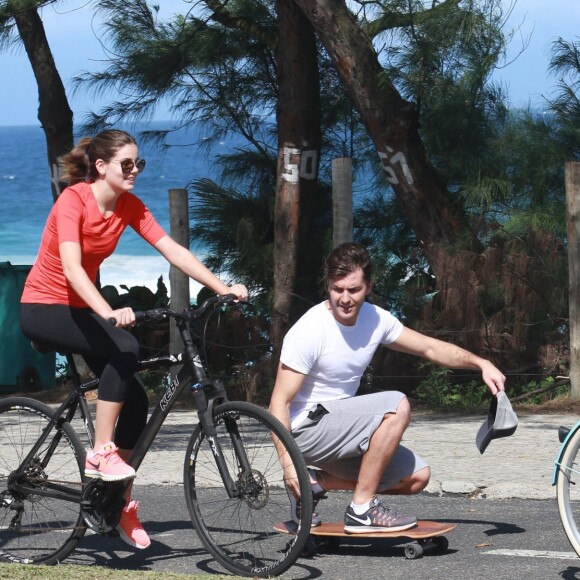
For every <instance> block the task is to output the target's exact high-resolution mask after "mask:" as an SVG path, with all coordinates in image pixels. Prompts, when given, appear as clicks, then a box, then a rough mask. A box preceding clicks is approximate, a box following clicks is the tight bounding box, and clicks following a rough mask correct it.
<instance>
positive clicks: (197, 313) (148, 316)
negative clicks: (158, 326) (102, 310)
mask: <svg viewBox="0 0 580 580" xmlns="http://www.w3.org/2000/svg"><path fill="white" fill-rule="evenodd" d="M236 300H237V297H236V295H235V294H223V295H222V296H212V297H210V298H207V299H206V300H204V301H203V302H202V303H201V305H200V306H198V307H197V308H187V309H185V310H184V311H183V312H175V311H174V310H171V309H170V308H153V309H151V310H140V311H136V312H135V318H136V320H137V323H141V322H153V321H156V320H163V319H164V318H184V319H187V320H197V319H198V318H200V317H201V316H203V314H204V313H205V312H206V310H208V309H209V308H210V307H211V306H215V305H217V304H219V305H221V304H233V303H234V302H235V301H236Z"/></svg>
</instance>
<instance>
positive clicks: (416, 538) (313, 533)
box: [274, 520, 457, 559]
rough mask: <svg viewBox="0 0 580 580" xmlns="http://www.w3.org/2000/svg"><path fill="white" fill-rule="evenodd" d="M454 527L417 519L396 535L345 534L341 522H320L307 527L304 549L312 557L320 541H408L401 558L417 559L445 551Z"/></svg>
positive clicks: (284, 526) (291, 526)
mask: <svg viewBox="0 0 580 580" xmlns="http://www.w3.org/2000/svg"><path fill="white" fill-rule="evenodd" d="M456 527H457V524H447V523H442V522H433V521H429V520H419V521H418V522H417V525H416V526H414V527H412V528H409V529H407V530H401V531H397V532H364V533H354V534H353V533H349V532H345V531H344V523H343V522H328V523H322V524H320V525H319V526H315V527H312V528H310V542H309V543H308V545H307V546H306V550H305V551H306V553H307V554H308V555H314V554H315V553H316V551H317V548H318V546H320V545H322V544H323V543H324V541H325V540H324V539H325V538H326V539H327V540H332V539H334V540H335V541H336V543H338V538H376V539H383V540H388V539H399V540H400V539H401V538H404V539H405V540H411V542H410V543H408V544H407V545H406V546H405V556H406V557H407V558H409V559H415V558H420V557H421V556H422V555H423V552H424V551H425V550H427V549H437V550H439V551H441V552H444V551H446V550H447V548H448V546H449V542H448V541H447V538H445V537H444V536H445V534H448V533H449V532H451V531H452V530H454V529H455V528H456ZM274 529H275V530H276V531H277V532H280V533H283V534H294V533H296V530H297V529H298V526H297V524H296V523H295V522H294V521H292V520H290V521H287V522H280V523H278V524H276V525H275V526H274Z"/></svg>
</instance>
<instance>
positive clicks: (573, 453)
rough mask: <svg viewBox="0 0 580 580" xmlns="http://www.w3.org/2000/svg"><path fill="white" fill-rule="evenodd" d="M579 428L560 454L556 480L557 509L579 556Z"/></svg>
mask: <svg viewBox="0 0 580 580" xmlns="http://www.w3.org/2000/svg"><path fill="white" fill-rule="evenodd" d="M579 449H580V430H578V431H576V433H574V435H572V437H571V439H570V440H569V441H568V445H566V449H565V450H564V453H563V455H562V462H561V464H560V466H559V473H558V477H557V480H556V495H557V498H558V511H559V512H560V519H561V520H562V525H563V526H564V531H565V532H566V535H567V536H568V540H569V541H570V544H572V547H573V548H574V550H575V551H576V553H577V554H578V555H579V556H580V531H579V526H580V458H579V457H578V450H579Z"/></svg>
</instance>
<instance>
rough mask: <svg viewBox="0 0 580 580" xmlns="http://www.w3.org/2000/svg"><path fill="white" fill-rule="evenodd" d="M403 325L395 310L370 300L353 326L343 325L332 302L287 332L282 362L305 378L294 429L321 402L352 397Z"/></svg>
mask: <svg viewBox="0 0 580 580" xmlns="http://www.w3.org/2000/svg"><path fill="white" fill-rule="evenodd" d="M402 331H403V325H402V323H401V322H400V321H399V320H398V319H397V318H395V317H394V316H393V315H392V314H391V313H390V312H387V311H386V310H383V309H382V308H379V307H378V306H375V305H373V304H369V303H368V302H365V303H364V304H363V306H362V308H361V310H360V312H359V316H358V319H357V321H356V324H355V325H354V326H345V325H344V324H340V322H338V321H337V320H336V319H335V318H334V316H333V315H332V312H331V311H330V310H329V308H328V305H327V302H326V301H325V302H322V303H320V304H317V305H316V306H314V307H313V308H311V309H310V310H309V311H308V312H306V314H304V316H302V318H300V320H298V322H296V324H294V326H293V327H292V328H291V329H290V330H289V331H288V333H287V334H286V337H285V338H284V343H283V345H282V353H281V355H280V361H281V362H282V363H284V364H285V365H286V366H288V367H290V368H291V369H293V370H295V371H297V372H299V373H302V374H304V375H306V376H305V379H304V383H303V385H302V388H301V389H300V391H299V392H298V394H297V395H296V397H295V398H294V400H293V401H292V403H291V405H290V419H291V426H292V428H295V427H297V426H298V425H299V424H300V423H302V421H304V419H305V418H306V416H307V415H308V412H309V411H311V410H312V409H314V408H316V405H317V404H318V403H324V402H325V401H334V400H337V399H345V398H347V397H353V396H354V395H355V394H356V392H357V390H358V387H359V385H360V379H361V377H362V374H363V373H364V371H365V369H366V368H367V366H368V365H369V363H370V362H371V359H372V357H373V354H374V353H375V351H376V349H377V348H378V346H379V345H380V344H390V343H392V342H395V341H396V340H397V338H399V336H400V335H401V332H402Z"/></svg>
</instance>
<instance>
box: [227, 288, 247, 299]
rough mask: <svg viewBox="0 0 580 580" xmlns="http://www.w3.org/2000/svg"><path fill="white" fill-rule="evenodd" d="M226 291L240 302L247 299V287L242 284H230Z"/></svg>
mask: <svg viewBox="0 0 580 580" xmlns="http://www.w3.org/2000/svg"><path fill="white" fill-rule="evenodd" d="M228 293H230V294H233V295H234V296H235V297H236V298H237V299H238V301H240V302H246V300H247V299H248V289H247V288H246V287H245V286H244V285H243V284H234V285H233V286H230V288H229V292H228Z"/></svg>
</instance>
